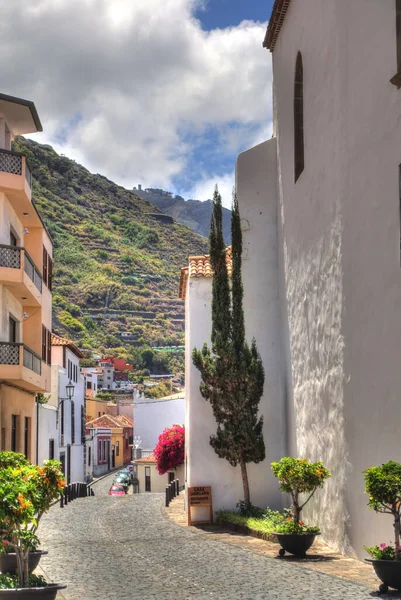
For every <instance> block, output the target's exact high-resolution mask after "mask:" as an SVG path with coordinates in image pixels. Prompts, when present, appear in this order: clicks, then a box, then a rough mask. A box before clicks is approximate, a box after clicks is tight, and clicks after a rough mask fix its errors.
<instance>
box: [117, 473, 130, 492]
mask: <svg viewBox="0 0 401 600" xmlns="http://www.w3.org/2000/svg"><path fill="white" fill-rule="evenodd" d="M113 484H115V485H120V486H121V485H122V486H123V488H124V490H125V493H127V492H128V488H129V486H130V479H129V478H128V477H127V476H126V475H125V474H124V475H116V477H115V478H114V481H113Z"/></svg>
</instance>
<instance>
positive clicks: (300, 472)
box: [271, 456, 331, 556]
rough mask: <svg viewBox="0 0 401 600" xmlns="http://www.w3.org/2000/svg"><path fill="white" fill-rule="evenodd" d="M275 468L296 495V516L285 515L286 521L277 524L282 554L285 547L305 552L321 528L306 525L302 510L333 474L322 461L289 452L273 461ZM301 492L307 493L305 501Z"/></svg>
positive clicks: (283, 486)
mask: <svg viewBox="0 0 401 600" xmlns="http://www.w3.org/2000/svg"><path fill="white" fill-rule="evenodd" d="M271 468H272V471H273V473H274V475H275V476H276V477H277V479H278V480H279V482H280V490H281V491H282V492H285V493H287V494H290V495H291V499H292V507H291V508H292V517H287V518H286V519H285V518H284V517H283V523H282V525H280V526H279V527H278V528H277V537H278V539H279V542H280V544H281V545H282V546H283V549H284V550H282V551H280V556H283V555H284V552H285V550H287V551H288V552H290V553H291V554H296V555H301V556H304V555H305V552H306V550H308V548H310V546H311V545H312V544H313V540H314V538H315V536H316V535H318V534H319V533H320V530H319V527H311V526H308V525H305V523H304V522H303V521H301V520H300V516H301V512H302V509H303V508H304V507H305V506H306V504H307V503H308V502H309V501H310V500H311V498H312V496H313V495H314V494H315V492H316V490H317V489H319V488H321V487H323V484H324V482H325V480H326V479H328V478H329V477H331V475H330V473H329V471H328V470H327V469H326V468H325V467H324V466H323V463H321V462H315V463H311V462H309V460H307V459H302V458H291V457H289V456H286V457H284V458H282V459H281V460H280V461H279V462H273V463H272V464H271ZM301 494H307V498H306V499H305V500H303V501H301V499H300V496H301ZM280 534H281V537H280ZM288 536H289V537H288ZM297 536H303V538H302V537H301V538H297Z"/></svg>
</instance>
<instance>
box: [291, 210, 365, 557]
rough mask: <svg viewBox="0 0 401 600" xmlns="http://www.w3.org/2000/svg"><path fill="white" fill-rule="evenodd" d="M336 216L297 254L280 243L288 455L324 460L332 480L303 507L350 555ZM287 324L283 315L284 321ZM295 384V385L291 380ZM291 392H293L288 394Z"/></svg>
mask: <svg viewBox="0 0 401 600" xmlns="http://www.w3.org/2000/svg"><path fill="white" fill-rule="evenodd" d="M341 259H342V237H341V217H340V214H339V212H337V213H336V214H335V215H334V218H333V220H332V223H331V225H330V227H329V228H328V230H326V232H325V233H324V234H323V235H322V237H321V238H320V239H319V240H318V242H315V243H314V244H313V246H311V247H310V248H309V251H308V253H307V254H306V253H304V254H301V253H299V252H296V251H295V249H293V248H291V249H289V248H288V245H287V244H285V245H284V267H285V279H286V281H285V286H286V301H287V302H286V305H287V306H286V309H287V319H288V322H287V323H285V322H284V331H285V330H287V336H288V338H289V339H288V340H287V360H288V359H289V360H290V361H291V362H290V365H289V366H288V371H289V373H288V379H289V381H288V382H287V385H288V393H289V396H288V405H289V406H288V416H289V419H288V427H289V432H288V434H289V452H290V453H291V454H292V455H297V456H299V457H305V458H309V459H311V460H314V461H318V460H321V461H322V462H323V463H324V465H325V466H326V467H327V468H328V469H329V470H330V472H331V474H332V477H331V479H329V480H328V481H327V482H326V483H325V487H324V488H323V489H322V490H319V491H318V493H317V494H316V496H315V497H314V498H313V499H312V501H311V502H310V503H309V504H308V506H307V507H306V508H305V518H306V519H307V520H308V521H309V522H311V523H313V524H314V523H319V525H320V526H321V528H322V533H323V537H324V539H325V541H327V542H328V543H329V544H331V545H332V546H334V547H335V548H336V549H338V550H340V551H342V552H347V553H351V554H352V553H353V550H352V548H351V545H350V541H349V538H348V535H347V525H348V523H347V521H348V520H349V515H348V513H347V508H346V502H345V483H346V479H347V477H348V476H349V474H350V471H351V466H350V464H349V462H348V457H347V450H346V441H345V434H344V411H343V408H344V338H343V334H342V318H343V289H342V288H343V286H342V283H343V281H342V278H343V273H342V262H341ZM284 318H285V316H284ZM291 380H292V381H291ZM291 386H292V389H291Z"/></svg>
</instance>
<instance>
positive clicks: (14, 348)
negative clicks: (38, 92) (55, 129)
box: [0, 94, 53, 461]
mask: <svg viewBox="0 0 401 600" xmlns="http://www.w3.org/2000/svg"><path fill="white" fill-rule="evenodd" d="M37 131H42V126H41V123H40V120H39V117H38V114H37V111H36V108H35V106H34V104H33V103H32V102H30V101H27V100H22V99H20V98H14V97H12V96H6V95H4V94H0V450H13V451H17V452H22V453H23V454H25V455H26V456H27V458H28V459H30V460H31V461H35V460H36V458H37V454H38V450H37V447H36V430H35V395H36V394H37V393H46V392H49V391H50V370H51V367H50V365H51V347H50V336H51V333H50V332H51V323H52V295H51V289H52V270H53V269H52V242H51V239H50V237H49V235H48V233H47V231H46V228H45V226H44V224H43V222H42V220H41V218H40V216H39V214H38V212H37V210H36V208H35V206H34V204H33V202H32V173H31V170H30V166H29V163H28V161H27V159H26V157H25V156H23V155H21V154H19V153H17V152H13V151H12V150H11V142H12V140H13V138H14V136H15V135H17V134H18V135H19V134H32V133H35V132H37Z"/></svg>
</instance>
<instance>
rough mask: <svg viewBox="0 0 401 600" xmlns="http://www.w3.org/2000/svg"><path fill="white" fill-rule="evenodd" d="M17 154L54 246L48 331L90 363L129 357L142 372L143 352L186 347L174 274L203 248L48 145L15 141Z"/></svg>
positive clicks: (161, 361) (168, 359) (179, 359)
mask: <svg viewBox="0 0 401 600" xmlns="http://www.w3.org/2000/svg"><path fill="white" fill-rule="evenodd" d="M13 148H14V150H16V151H18V152H23V153H24V154H26V155H27V157H28V160H29V162H30V164H31V167H32V171H33V199H34V202H35V204H36V206H37V208H38V210H39V212H40V214H41V216H42V218H43V220H44V222H45V224H46V226H47V228H48V230H49V232H50V235H51V236H52V238H53V242H54V261H55V267H54V287H53V303H54V322H53V329H54V331H55V332H56V333H58V334H59V335H63V336H67V337H70V338H72V339H73V340H74V341H76V342H77V344H78V345H79V347H80V348H81V349H82V350H85V351H86V355H87V357H88V358H90V357H91V356H92V354H93V353H99V354H104V353H110V354H114V355H116V356H125V357H126V358H127V359H128V360H129V361H130V362H132V363H133V364H135V366H136V367H137V368H142V369H145V368H148V367H149V364H147V362H146V361H145V360H143V356H142V355H143V354H144V350H146V348H147V347H149V346H173V345H174V346H178V345H182V344H183V343H184V331H183V329H184V321H183V318H184V306H183V303H182V302H181V301H179V300H178V299H177V294H178V279H179V271H180V268H181V267H182V266H184V265H186V264H187V260H188V255H190V254H204V253H205V252H207V241H206V240H205V239H204V238H202V237H200V236H199V235H197V234H195V233H193V232H192V231H191V230H189V229H187V228H186V227H184V226H182V225H178V224H174V225H173V224H164V223H161V222H159V221H156V220H155V219H154V218H152V217H151V216H150V214H151V213H155V212H157V209H155V207H154V206H152V205H151V204H149V203H148V202H147V201H145V200H143V199H141V198H139V197H138V196H136V195H135V194H134V193H133V192H131V191H128V190H126V189H124V188H123V187H120V186H118V185H116V184H115V183H113V182H112V181H109V180H108V179H106V178H105V177H103V176H101V175H93V174H91V173H90V172H89V171H88V170H87V169H85V168H84V167H82V166H81V165H79V164H77V163H75V162H74V161H72V160H70V159H68V158H66V157H64V156H60V155H58V154H57V153H56V152H55V151H54V150H53V148H51V147H50V146H44V145H40V144H37V143H35V142H32V141H31V140H26V139H24V138H22V137H19V138H17V139H16V140H15V142H14V146H13ZM123 332H127V333H129V334H130V335H131V336H132V338H131V340H130V342H127V341H124V339H123V338H122V337H121V334H122V333H123ZM159 355H160V356H159ZM164 355H166V356H164ZM145 356H146V354H145ZM155 358H156V357H155ZM152 365H153V368H154V370H155V372H157V371H160V370H162V371H166V372H168V371H169V369H170V368H174V369H176V370H180V369H181V370H183V354H182V353H181V354H179V353H177V354H174V353H169V354H168V356H167V353H163V352H159V353H158V357H157V360H155V361H152V364H151V367H152Z"/></svg>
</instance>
